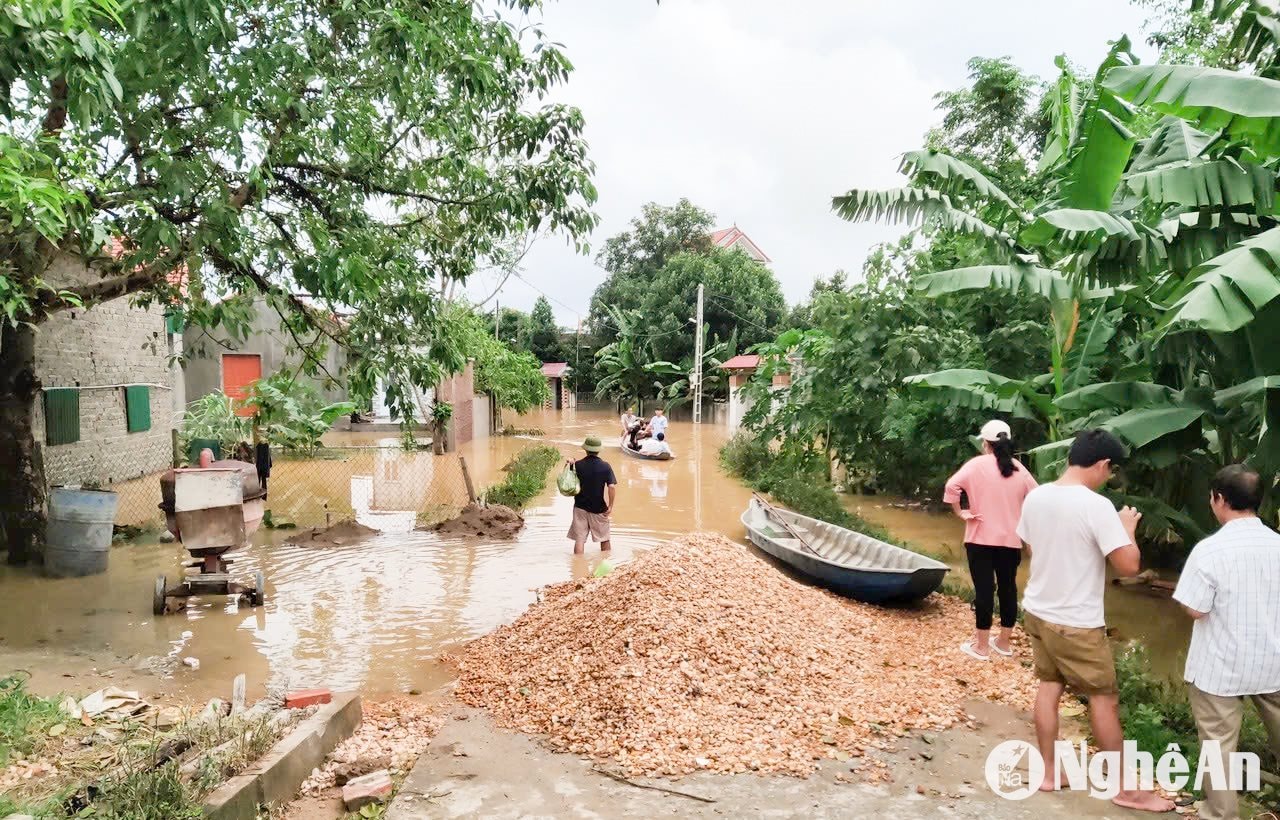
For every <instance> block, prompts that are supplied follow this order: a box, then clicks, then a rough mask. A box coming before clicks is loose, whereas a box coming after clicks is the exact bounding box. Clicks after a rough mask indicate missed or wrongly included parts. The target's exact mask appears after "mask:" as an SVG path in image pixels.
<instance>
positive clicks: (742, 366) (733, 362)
mask: <svg viewBox="0 0 1280 820" xmlns="http://www.w3.org/2000/svg"><path fill="white" fill-rule="evenodd" d="M759 366H760V357H759V356H758V355H757V354H755V353H739V354H738V355H737V356H734V357H733V358H732V359H730V360H729V361H727V362H725V363H724V364H722V365H720V369H721V370H755V369H756V368H757V367H759Z"/></svg>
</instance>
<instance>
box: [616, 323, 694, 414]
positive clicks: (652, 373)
mask: <svg viewBox="0 0 1280 820" xmlns="http://www.w3.org/2000/svg"><path fill="white" fill-rule="evenodd" d="M609 317H610V320H611V321H612V322H613V324H614V326H615V327H616V328H617V330H616V331H615V336H614V341H612V342H610V343H609V344H607V345H605V346H604V347H602V348H600V349H599V350H598V351H596V374H597V376H598V379H597V381H596V395H597V396H600V397H602V398H604V397H608V398H614V399H618V400H621V401H622V402H624V403H628V404H629V403H632V402H634V401H636V400H639V399H647V398H652V397H655V396H658V395H660V394H661V393H662V392H663V390H664V388H665V386H666V385H668V384H670V383H671V382H672V381H673V380H675V379H676V378H678V377H679V376H680V375H681V373H682V371H681V369H680V368H679V367H678V366H677V365H675V364H672V363H671V362H668V361H662V360H659V359H657V357H656V354H655V353H654V352H653V339H652V336H650V335H649V334H648V333H646V332H645V330H644V328H645V327H646V324H647V323H646V321H645V318H644V317H643V316H642V315H641V314H640V312H639V311H634V310H621V309H619V308H616V307H613V306H610V307H609Z"/></svg>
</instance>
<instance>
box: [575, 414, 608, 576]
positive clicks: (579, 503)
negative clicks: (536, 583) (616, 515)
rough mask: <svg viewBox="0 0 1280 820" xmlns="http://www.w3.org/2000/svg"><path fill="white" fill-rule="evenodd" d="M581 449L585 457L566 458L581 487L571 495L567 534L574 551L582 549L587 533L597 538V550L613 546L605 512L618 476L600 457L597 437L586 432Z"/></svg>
mask: <svg viewBox="0 0 1280 820" xmlns="http://www.w3.org/2000/svg"><path fill="white" fill-rule="evenodd" d="M582 449H584V450H586V451H587V455H586V457H585V458H581V459H579V460H578V461H576V462H575V461H570V462H568V464H569V466H570V467H572V468H573V469H574V472H576V473H577V474H578V483H579V484H580V485H581V487H582V489H580V490H579V491H578V494H577V495H575V496H574V497H573V523H572V524H571V525H569V536H568V537H569V538H571V539H573V553H574V555H581V554H582V553H583V552H585V551H586V545H587V536H590V537H591V538H593V539H595V540H596V541H599V542H600V551H601V552H608V551H609V550H610V549H611V548H612V547H613V544H612V543H611V542H610V540H609V514H610V513H612V512H613V502H614V499H615V498H616V497H617V495H618V479H616V478H614V476H613V468H612V467H610V466H609V462H607V461H605V460H604V459H602V458H600V439H599V438H597V437H596V436H587V438H586V440H585V441H583V442H582ZM606 491H607V495H608V500H607V501H606V500H605V495H606Z"/></svg>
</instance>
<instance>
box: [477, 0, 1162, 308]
mask: <svg viewBox="0 0 1280 820" xmlns="http://www.w3.org/2000/svg"><path fill="white" fill-rule="evenodd" d="M1144 19H1145V16H1144V12H1143V11H1142V10H1141V9H1137V8H1133V7H1131V6H1130V5H1129V4H1128V3H1127V2H1125V0H1071V2H1069V3H1061V2H1050V1H1049V0H960V2H957V0H796V1H795V2H792V3H780V2H777V0H662V2H661V3H660V4H657V3H654V2H652V0H548V2H547V7H546V9H545V11H544V14H543V21H544V24H545V28H546V30H547V33H548V35H549V36H550V37H551V38H552V39H554V40H557V41H559V42H561V43H563V44H564V46H565V48H566V49H567V52H568V55H569V57H570V59H571V60H572V61H573V63H574V65H575V71H574V73H573V75H572V77H571V79H570V80H569V82H568V83H567V84H566V85H565V86H564V87H563V88H562V89H560V90H558V91H557V92H556V99H557V100H561V101H565V102H570V103H572V104H574V105H577V106H578V107H580V108H581V109H582V111H583V113H584V115H585V117H586V121H587V131H586V134H587V139H588V141H589V142H590V145H591V157H592V158H593V159H594V161H595V163H596V166H597V173H596V186H597V187H598V188H599V191H600V199H599V202H598V204H597V213H599V215H600V217H601V223H600V226H599V227H598V228H597V229H596V231H595V234H594V235H593V237H592V239H591V245H592V251H591V256H580V255H578V254H576V253H575V252H574V250H573V249H572V248H571V247H569V246H568V245H567V244H566V243H565V242H564V240H563V239H560V238H556V237H551V238H546V239H541V240H539V241H538V242H537V243H536V244H535V246H534V247H533V249H532V250H531V251H530V253H529V254H528V256H527V257H526V258H525V260H524V266H523V273H522V277H523V279H524V280H526V281H520V280H518V279H515V278H513V279H511V280H509V281H508V283H507V284H506V286H505V287H504V288H503V291H502V293H501V296H500V299H501V301H502V303H503V304H505V305H511V306H513V307H519V308H522V309H526V310H527V309H528V308H529V307H530V306H531V305H532V304H533V300H534V299H536V298H537V295H538V290H537V289H541V290H542V291H544V292H546V293H547V295H548V296H550V297H551V299H552V304H553V306H554V307H555V310H556V313H557V318H558V319H559V321H560V323H561V324H562V325H565V326H573V325H574V324H575V323H576V322H577V321H578V317H579V315H582V316H585V314H586V312H587V306H588V304H589V302H590V299H591V293H592V291H593V290H594V289H595V287H596V286H597V285H598V284H599V283H600V281H601V280H602V279H603V278H604V272H603V271H602V270H600V269H599V268H598V267H596V265H595V263H594V261H593V257H594V255H595V252H596V250H598V248H599V247H600V245H601V244H602V243H603V241H604V239H605V238H607V237H609V236H611V235H613V234H615V233H617V232H618V231H620V230H623V229H625V227H626V224H627V222H628V221H629V220H630V219H631V218H632V217H633V216H635V215H636V214H637V213H638V212H639V210H640V207H641V206H642V205H643V204H644V203H646V202H658V203H662V204H671V203H673V202H675V201H676V200H677V199H679V198H680V197H682V196H683V197H688V198H689V199H691V200H692V201H693V202H694V203H696V204H698V205H700V206H702V207H704V208H706V209H708V210H710V211H712V212H713V213H714V214H715V215H716V220H717V226H718V227H723V226H728V225H731V224H734V223H737V225H738V226H739V227H740V228H742V229H743V230H744V231H746V232H747V234H748V235H750V236H751V238H752V239H754V240H755V241H756V243H757V244H759V245H760V246H761V247H762V248H763V249H764V251H765V252H766V253H768V254H769V255H770V256H771V257H772V258H773V260H774V261H773V270H774V272H775V273H776V274H777V276H778V279H779V281H780V282H781V283H782V289H783V292H784V293H785V294H786V297H787V300H788V301H789V302H791V303H795V302H797V301H799V300H800V299H802V298H803V297H804V296H805V295H806V294H807V293H808V290H809V286H810V285H811V283H812V282H813V280H814V278H815V277H817V276H825V275H827V274H829V273H831V272H832V271H834V270H836V269H837V268H844V269H846V270H849V271H851V272H854V271H858V270H860V269H861V266H862V260H863V258H864V257H865V255H866V253H867V249H868V248H869V247H870V246H872V245H874V244H875V243H877V242H880V241H883V240H886V239H890V238H893V237H894V236H896V235H897V234H898V233H899V232H900V229H897V228H893V227H889V226H879V225H852V224H849V223H847V222H844V221H842V220H840V219H837V218H836V217H834V216H833V215H832V214H831V212H830V208H829V203H830V199H831V197H832V196H833V195H835V194H838V193H843V192H844V191H846V190H848V189H849V188H852V187H863V188H876V187H889V186H894V185H897V184H899V180H900V177H898V175H897V173H896V169H897V163H898V156H899V155H900V154H901V153H902V152H904V151H907V150H910V149H912V148H915V147H918V146H919V144H920V142H921V139H922V137H923V134H924V132H925V131H926V130H928V128H929V127H931V126H932V125H934V124H936V123H937V121H938V119H939V117H938V113H937V112H936V111H935V110H934V108H933V95H934V94H935V93H936V92H938V91H940V90H943V89H951V88H956V87H960V86H962V85H963V84H964V82H965V75H966V68H965V63H966V61H967V60H968V59H969V58H970V57H973V56H983V57H999V56H1006V55H1007V56H1009V57H1011V58H1012V59H1013V60H1014V62H1015V63H1017V64H1018V65H1020V66H1022V67H1023V68H1024V69H1026V70H1029V71H1031V72H1033V73H1035V74H1038V75H1040V76H1041V77H1044V78H1049V77H1052V76H1053V74H1054V71H1055V69H1054V66H1053V58H1054V56H1055V55H1057V54H1062V53H1065V54H1067V55H1068V56H1069V57H1070V58H1071V59H1072V60H1073V61H1074V62H1076V63H1078V64H1080V65H1084V66H1090V67H1092V66H1094V65H1096V64H1097V62H1098V60H1100V59H1101V57H1102V56H1103V54H1105V52H1106V49H1107V42H1108V41H1109V40H1113V39H1115V38H1116V37H1118V36H1119V35H1120V34H1125V33H1127V34H1129V35H1130V37H1131V38H1132V39H1133V40H1134V41H1135V42H1136V43H1141V40H1142V39H1143V38H1142V31H1141V29H1142V24H1143V21H1144ZM1137 51H1138V53H1139V55H1140V56H1141V57H1142V58H1143V59H1144V60H1149V59H1151V57H1152V55H1151V53H1150V49H1147V48H1145V46H1140V47H1139V48H1138V49H1137ZM492 285H493V280H492V279H491V278H489V277H487V276H485V275H480V276H478V277H477V278H476V280H475V281H474V282H473V283H472V286H471V288H470V290H471V291H472V292H473V293H476V294H484V295H487V293H488V292H489V291H490V290H491V289H492Z"/></svg>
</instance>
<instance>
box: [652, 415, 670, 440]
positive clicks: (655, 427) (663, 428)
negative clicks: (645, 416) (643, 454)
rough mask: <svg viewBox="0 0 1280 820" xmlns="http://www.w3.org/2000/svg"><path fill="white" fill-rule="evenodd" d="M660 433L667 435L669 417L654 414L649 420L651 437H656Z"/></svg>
mask: <svg viewBox="0 0 1280 820" xmlns="http://www.w3.org/2000/svg"><path fill="white" fill-rule="evenodd" d="M659 433H662V434H663V435H666V433H667V417H666V416H659V415H658V414H657V413H654V414H653V418H651V419H649V435H651V436H656V435H658V434H659Z"/></svg>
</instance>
